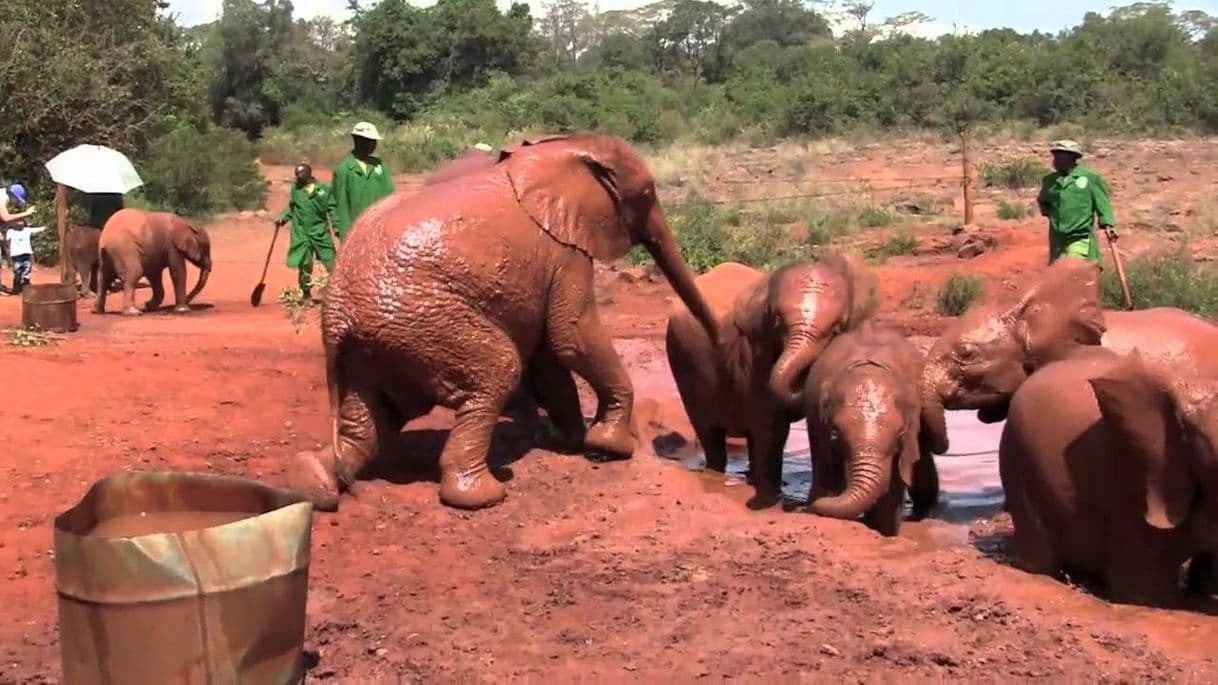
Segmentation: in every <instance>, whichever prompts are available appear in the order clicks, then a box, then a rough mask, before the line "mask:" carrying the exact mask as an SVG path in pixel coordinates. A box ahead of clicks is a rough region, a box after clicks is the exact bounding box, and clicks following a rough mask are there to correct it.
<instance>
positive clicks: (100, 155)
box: [46, 145, 144, 194]
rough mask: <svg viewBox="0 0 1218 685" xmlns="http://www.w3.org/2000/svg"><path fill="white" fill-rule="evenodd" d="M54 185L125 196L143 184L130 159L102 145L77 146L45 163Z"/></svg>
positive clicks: (86, 191)
mask: <svg viewBox="0 0 1218 685" xmlns="http://www.w3.org/2000/svg"><path fill="white" fill-rule="evenodd" d="M46 167H47V172H49V173H50V174H51V179H52V180H54V181H55V182H56V183H59V184H62V185H65V186H68V187H70V188H75V189H77V190H79V191H81V192H84V193H120V194H121V193H127V192H130V191H131V190H133V189H135V188H138V187H140V186H142V185H144V181H143V180H142V179H141V178H140V175H139V174H137V173H136V172H135V167H133V166H131V160H129V159H127V156H126V155H124V154H123V153H121V152H119V151H118V150H113V149H111V148H108V147H103V146H101V145H77V146H76V147H74V148H72V149H71V150H66V151H64V152H61V153H59V154H58V155H55V158H54V159H52V160H51V161H49V162H47V163H46Z"/></svg>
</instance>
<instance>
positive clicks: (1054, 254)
mask: <svg viewBox="0 0 1218 685" xmlns="http://www.w3.org/2000/svg"><path fill="white" fill-rule="evenodd" d="M1049 151H1050V152H1051V153H1052V155H1053V170H1054V171H1053V173H1051V174H1049V175H1048V176H1045V178H1044V181H1043V182H1042V183H1041V187H1040V196H1039V197H1038V198H1037V203H1038V204H1039V205H1040V213H1041V215H1042V216H1045V217H1047V218H1048V219H1049V263H1050V264H1052V263H1053V262H1055V261H1057V259H1058V258H1059V257H1061V256H1063V255H1066V256H1070V257H1082V258H1083V259H1089V260H1091V261H1092V262H1095V264H1096V265H1097V266H1099V267H1100V268H1101V269H1102V268H1104V257H1103V255H1102V253H1101V252H1100V244H1099V240H1098V239H1097V238H1096V234H1095V219H1096V217H1097V216H1098V217H1099V224H1100V226H1102V227H1103V228H1104V231H1105V232H1106V233H1107V234H1108V239H1109V240H1112V241H1115V240H1116V239H1117V233H1116V228H1115V226H1116V219H1115V218H1114V217H1113V215H1112V204H1111V202H1109V200H1108V187H1107V185H1106V184H1105V183H1104V179H1103V178H1101V177H1100V175H1099V174H1098V173H1096V172H1095V170H1094V169H1090V168H1088V167H1085V166H1082V165H1081V164H1079V163H1078V161H1079V159H1081V158H1082V156H1083V149H1082V146H1080V145H1079V144H1078V143H1076V142H1074V141H1072V140H1060V141H1057V142H1056V143H1053V144H1052V145H1051V146H1050V147H1049Z"/></svg>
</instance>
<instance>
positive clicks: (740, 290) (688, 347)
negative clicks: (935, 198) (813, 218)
mask: <svg viewBox="0 0 1218 685" xmlns="http://www.w3.org/2000/svg"><path fill="white" fill-rule="evenodd" d="M696 283H697V286H698V288H699V289H700V290H701V291H702V292H703V295H704V296H705V297H706V299H707V301H708V302H709V303H710V307H711V309H712V311H713V312H714V313H715V315H716V316H718V317H720V328H721V330H722V332H723V344H722V346H721V347H716V345H715V344H714V343H713V342H712V340H711V338H710V337H709V336H708V335H707V333H706V330H705V328H704V327H703V326H702V325H701V324H700V323H699V318H698V317H697V316H694V314H695V313H691V312H690V311H689V310H688V309H686V308H685V307H682V306H680V305H674V306H673V309H672V311H671V313H670V314H669V317H668V328H667V331H666V337H665V348H666V350H667V353H668V364H669V367H670V368H671V369H672V374H673V378H674V379H675V380H676V383H677V390H678V391H679V392H680V394H681V402H682V404H684V405H685V411H686V413H687V414H688V415H689V419H690V423H692V424H693V428H694V432H695V433H696V435H697V438H698V441H699V442H700V443H701V444H702V449H703V450H704V451H705V452H706V464H707V467H708V468H710V469H712V470H715V471H723V470H724V469H725V468H726V465H727V438H729V437H747V439H748V449H749V475H750V479H751V480H752V483H753V487H754V489H755V490H756V497H754V499H753V501H752V503H751V506H754V507H764V506H768V505H771V504H773V503H775V502H776V501H777V499H778V495H779V491H780V488H781V485H782V451H783V446H784V445H785V444H786V441H787V434H788V432H789V430H790V424H791V423H793V422H794V421H797V420H799V419H801V418H803V402H802V395H803V378H804V374H806V373H807V371H808V367H810V366H811V365H812V362H813V361H815V359H816V356H817V355H818V354H819V353H820V352H821V350H822V349H824V347H825V345H826V344H828V343H829V341H830V340H832V339H833V337H834V336H836V335H839V334H840V333H842V332H844V331H847V330H851V329H852V328H854V327H855V326H856V325H857V324H858V323H859V322H860V321H862V320H864V319H865V318H866V317H868V316H870V315H871V313H872V311H873V310H874V308H875V287H876V282H875V276H874V275H873V274H872V273H871V272H870V271H869V270H868V269H867V268H866V267H865V266H864V265H863V264H862V263H861V262H860V261H859V260H858V259H856V258H854V257H853V256H847V255H842V254H839V253H835V252H831V253H828V254H826V255H825V256H824V257H822V258H821V259H820V260H819V261H806V262H796V263H792V264H788V265H786V266H784V267H782V268H780V269H778V270H777V271H775V272H773V273H771V274H765V273H763V272H760V271H757V270H755V269H751V268H749V267H747V266H744V265H742V264H736V263H730V262H729V263H726V264H720V265H719V266H716V267H715V268H713V269H711V270H710V271H708V272H706V273H705V274H703V275H701V276H699V277H698V278H697V280H696Z"/></svg>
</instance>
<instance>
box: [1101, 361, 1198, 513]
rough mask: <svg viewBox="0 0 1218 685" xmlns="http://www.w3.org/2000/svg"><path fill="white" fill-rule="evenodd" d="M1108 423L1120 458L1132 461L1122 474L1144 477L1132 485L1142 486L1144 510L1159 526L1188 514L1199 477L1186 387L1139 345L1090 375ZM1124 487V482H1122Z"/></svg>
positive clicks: (1131, 485)
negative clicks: (1146, 357)
mask: <svg viewBox="0 0 1218 685" xmlns="http://www.w3.org/2000/svg"><path fill="white" fill-rule="evenodd" d="M1090 383H1091V388H1092V390H1093V391H1094V392H1095V399H1096V403H1097V404H1098V405H1099V408H1100V414H1101V415H1102V416H1103V418H1104V423H1105V425H1107V426H1109V427H1110V428H1111V430H1112V431H1113V436H1114V438H1115V443H1116V444H1117V446H1118V447H1117V449H1118V455H1116V456H1117V457H1118V458H1120V457H1121V456H1127V457H1130V458H1131V461H1130V462H1129V463H1127V464H1125V466H1127V467H1129V468H1118V469H1117V470H1116V473H1117V477H1118V478H1121V477H1123V474H1131V475H1132V476H1133V477H1134V478H1136V479H1137V480H1138V481H1139V482H1135V483H1126V484H1124V485H1125V486H1126V487H1128V488H1130V490H1128V491H1139V490H1140V491H1143V492H1144V497H1143V505H1144V507H1145V509H1144V516H1145V519H1146V522H1147V523H1148V524H1150V525H1152V526H1154V527H1155V528H1160V529H1171V528H1175V527H1177V526H1179V525H1180V524H1181V523H1183V522H1184V521H1185V519H1187V518H1188V514H1189V510H1190V508H1191V506H1192V503H1193V497H1194V495H1195V494H1196V491H1197V481H1196V479H1195V477H1194V474H1193V469H1192V459H1193V455H1192V454H1191V450H1192V449H1194V446H1193V445H1191V444H1189V441H1188V440H1186V439H1185V426H1184V423H1183V420H1182V411H1184V410H1185V407H1183V406H1181V403H1182V402H1183V401H1185V395H1186V391H1185V390H1184V389H1183V388H1182V387H1179V385H1178V383H1177V382H1175V381H1174V380H1173V379H1171V378H1170V377H1169V376H1168V375H1167V373H1166V372H1165V371H1164V370H1163V369H1159V368H1152V367H1150V366H1148V365H1147V364H1146V363H1145V362H1144V361H1143V360H1142V356H1141V354H1140V353H1138V351H1137V350H1134V351H1133V352H1132V353H1131V354H1129V355H1128V356H1126V357H1125V358H1124V359H1122V360H1121V361H1120V362H1118V363H1117V364H1115V365H1114V366H1112V367H1111V368H1109V369H1108V370H1107V371H1105V372H1104V373H1103V374H1101V375H1099V376H1097V377H1095V378H1092V379H1091V380H1090ZM1118 487H1119V486H1118Z"/></svg>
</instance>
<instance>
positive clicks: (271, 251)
mask: <svg viewBox="0 0 1218 685" xmlns="http://www.w3.org/2000/svg"><path fill="white" fill-rule="evenodd" d="M278 238H279V224H275V232H274V233H273V234H272V235H271V249H269V250H267V251H266V263H265V264H263V265H262V278H259V279H258V284H259V285H261V284H263V283H266V271H267V269H269V268H270V267H271V255H273V254H275V240H276V239H278Z"/></svg>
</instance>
